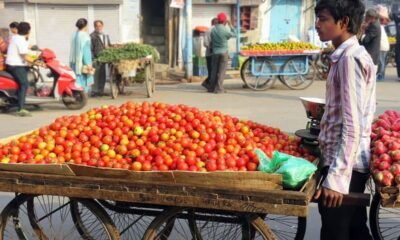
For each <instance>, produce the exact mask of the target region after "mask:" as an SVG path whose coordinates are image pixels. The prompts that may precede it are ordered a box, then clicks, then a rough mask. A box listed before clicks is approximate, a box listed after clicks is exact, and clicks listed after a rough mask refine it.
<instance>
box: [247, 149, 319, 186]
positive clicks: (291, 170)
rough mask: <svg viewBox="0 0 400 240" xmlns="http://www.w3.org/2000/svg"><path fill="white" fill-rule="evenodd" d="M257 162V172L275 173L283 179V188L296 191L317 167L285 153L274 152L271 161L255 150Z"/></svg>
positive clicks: (258, 150) (260, 151) (261, 152)
mask: <svg viewBox="0 0 400 240" xmlns="http://www.w3.org/2000/svg"><path fill="white" fill-rule="evenodd" d="M255 153H256V155H257V157H258V160H259V165H258V170H259V171H262V172H265V173H277V174H281V175H282V177H283V187H284V188H286V189H298V188H300V187H301V186H303V184H304V183H305V182H306V181H307V179H308V178H309V177H310V176H311V174H313V173H314V172H315V171H316V170H317V167H316V166H315V165H314V164H312V163H310V162H309V161H307V160H305V159H302V158H297V157H294V156H291V155H288V154H285V153H281V152H278V151H274V153H273V155H272V160H271V159H269V158H268V157H267V156H266V155H265V153H264V152H263V151H262V150H260V149H256V150H255Z"/></svg>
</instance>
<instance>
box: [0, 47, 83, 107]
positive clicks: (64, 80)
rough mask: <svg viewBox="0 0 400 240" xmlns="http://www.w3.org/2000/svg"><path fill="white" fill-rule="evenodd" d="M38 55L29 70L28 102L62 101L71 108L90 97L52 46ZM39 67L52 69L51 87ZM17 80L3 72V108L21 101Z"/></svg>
mask: <svg viewBox="0 0 400 240" xmlns="http://www.w3.org/2000/svg"><path fill="white" fill-rule="evenodd" d="M34 50H37V51H40V52H41V53H40V55H39V57H38V58H37V59H36V60H35V62H34V64H33V66H31V67H30V69H29V71H28V81H29V88H28V90H27V95H26V104H27V105H35V106H37V105H41V104H47V103H59V102H62V103H63V104H64V105H65V106H66V107H67V108H68V109H81V108H83V107H84V106H85V105H86V103H87V100H88V97H87V95H86V93H85V92H84V89H83V88H82V87H80V86H78V85H77V84H76V75H75V73H74V71H73V70H72V69H71V68H70V67H68V66H65V65H63V64H62V63H60V62H59V61H58V60H57V59H56V55H55V53H54V52H53V51H52V50H50V49H47V48H45V49H42V50H39V49H38V48H35V49H34ZM39 66H41V67H45V68H48V69H49V73H48V74H47V76H48V77H49V78H51V79H53V86H52V87H48V86H46V85H45V83H44V82H43V77H42V76H41V74H40V71H39ZM17 93H18V83H17V82H16V81H15V80H14V78H13V76H12V75H11V74H10V73H8V72H6V71H1V72H0V109H2V110H3V111H4V110H7V109H9V108H11V107H13V106H16V105H17V103H18V95H17Z"/></svg>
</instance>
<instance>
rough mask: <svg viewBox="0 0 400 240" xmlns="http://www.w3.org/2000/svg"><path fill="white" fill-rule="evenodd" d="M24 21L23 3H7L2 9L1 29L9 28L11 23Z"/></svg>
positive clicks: (0, 16) (0, 10)
mask: <svg viewBox="0 0 400 240" xmlns="http://www.w3.org/2000/svg"><path fill="white" fill-rule="evenodd" d="M14 21H17V22H21V21H24V5H23V4H22V3H5V4H4V8H3V9H0V23H1V27H4V28H8V25H9V24H10V23H11V22H14Z"/></svg>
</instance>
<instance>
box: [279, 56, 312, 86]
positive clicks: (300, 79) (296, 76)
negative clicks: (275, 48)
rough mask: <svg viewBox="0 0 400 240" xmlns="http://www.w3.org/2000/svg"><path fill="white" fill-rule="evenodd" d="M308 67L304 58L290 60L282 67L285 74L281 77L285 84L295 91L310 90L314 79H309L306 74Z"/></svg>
mask: <svg viewBox="0 0 400 240" xmlns="http://www.w3.org/2000/svg"><path fill="white" fill-rule="evenodd" d="M305 70H306V65H305V61H304V57H292V58H289V59H288V60H287V61H286V63H285V64H284V65H283V67H282V72H283V74H282V75H281V76H280V77H281V80H282V82H283V84H285V85H286V86H287V87H288V88H290V89H293V90H303V89H306V88H308V87H309V86H310V85H311V84H312V83H313V82H314V79H308V78H307V77H306V75H305V74H304V72H305Z"/></svg>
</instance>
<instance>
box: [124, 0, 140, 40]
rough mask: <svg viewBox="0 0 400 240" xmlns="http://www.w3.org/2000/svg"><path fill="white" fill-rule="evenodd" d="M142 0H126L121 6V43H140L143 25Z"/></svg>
mask: <svg viewBox="0 0 400 240" xmlns="http://www.w3.org/2000/svg"><path fill="white" fill-rule="evenodd" d="M140 9H141V5H140V0H124V1H123V4H122V5H121V13H122V14H121V31H120V33H121V37H120V39H121V41H122V42H132V41H133V42H139V41H141V39H140V25H141V24H140V23H141V14H140V12H141V10H140Z"/></svg>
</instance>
